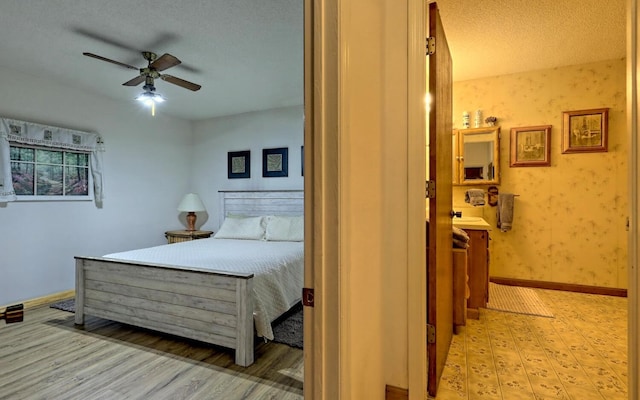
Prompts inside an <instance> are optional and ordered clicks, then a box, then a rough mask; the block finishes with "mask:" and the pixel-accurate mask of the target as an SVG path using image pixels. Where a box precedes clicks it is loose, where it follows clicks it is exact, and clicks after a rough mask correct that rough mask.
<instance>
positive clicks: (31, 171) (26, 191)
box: [9, 144, 93, 200]
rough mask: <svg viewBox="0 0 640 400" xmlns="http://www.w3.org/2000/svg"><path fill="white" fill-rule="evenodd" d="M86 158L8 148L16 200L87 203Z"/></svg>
mask: <svg viewBox="0 0 640 400" xmlns="http://www.w3.org/2000/svg"><path fill="white" fill-rule="evenodd" d="M89 157H90V154H89V153H87V152H81V151H71V150H62V149H60V150H58V149H52V148H41V147H37V146H29V145H23V144H20V145H16V144H11V146H10V157H9V158H10V160H11V178H12V182H13V189H14V191H15V193H16V195H17V196H18V199H19V200H91V199H92V195H93V193H92V190H91V188H92V186H93V185H92V183H91V182H90V179H91V174H90V173H89V165H90V162H89Z"/></svg>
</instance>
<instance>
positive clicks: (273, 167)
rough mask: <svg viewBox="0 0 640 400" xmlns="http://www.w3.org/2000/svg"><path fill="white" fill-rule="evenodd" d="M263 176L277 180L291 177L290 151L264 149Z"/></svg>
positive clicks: (286, 149)
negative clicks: (277, 178) (276, 178)
mask: <svg viewBox="0 0 640 400" xmlns="http://www.w3.org/2000/svg"><path fill="white" fill-rule="evenodd" d="M262 176H263V177H265V178H275V177H284V176H289V149H288V148H287V147H281V148H277V149H262Z"/></svg>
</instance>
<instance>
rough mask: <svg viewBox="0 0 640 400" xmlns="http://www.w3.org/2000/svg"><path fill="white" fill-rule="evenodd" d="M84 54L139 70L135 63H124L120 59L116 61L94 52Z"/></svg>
mask: <svg viewBox="0 0 640 400" xmlns="http://www.w3.org/2000/svg"><path fill="white" fill-rule="evenodd" d="M82 54H83V55H85V56H87V57H93V58H96V59H98V60H102V61H106V62H110V63H112V64H116V65H119V66H121V67H125V68H129V69H135V70H138V68H137V67H134V66H133V65H129V64H125V63H122V62H120V61H114V60H111V59H109V58H106V57H102V56H99V55H97V54H93V53H82Z"/></svg>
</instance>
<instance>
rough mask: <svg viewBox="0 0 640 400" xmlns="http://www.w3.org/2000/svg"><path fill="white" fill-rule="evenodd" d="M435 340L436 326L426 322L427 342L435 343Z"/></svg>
mask: <svg viewBox="0 0 640 400" xmlns="http://www.w3.org/2000/svg"><path fill="white" fill-rule="evenodd" d="M435 342H436V327H435V326H433V325H431V324H427V343H435Z"/></svg>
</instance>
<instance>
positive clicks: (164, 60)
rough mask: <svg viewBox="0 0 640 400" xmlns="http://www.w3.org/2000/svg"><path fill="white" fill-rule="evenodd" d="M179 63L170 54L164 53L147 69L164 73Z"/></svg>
mask: <svg viewBox="0 0 640 400" xmlns="http://www.w3.org/2000/svg"><path fill="white" fill-rule="evenodd" d="M181 62H182V61H180V60H178V59H177V58H176V57H174V56H172V55H171V54H168V53H165V54H163V55H161V56H160V57H158V58H157V59H156V60H155V61H154V62H152V63H151V65H149V67H150V68H153V69H155V70H156V71H164V70H165V69H167V68H171V67H174V66H176V65H178V64H180V63H181Z"/></svg>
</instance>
